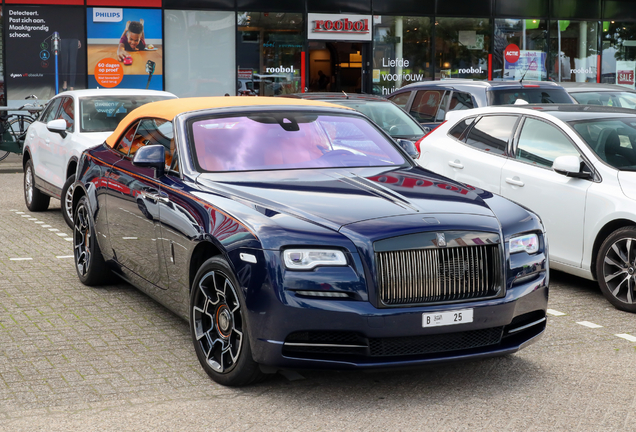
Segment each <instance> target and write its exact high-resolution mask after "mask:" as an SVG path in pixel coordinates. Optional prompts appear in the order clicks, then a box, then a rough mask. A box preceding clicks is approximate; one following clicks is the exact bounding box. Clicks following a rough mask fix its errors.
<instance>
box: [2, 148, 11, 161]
mask: <svg viewBox="0 0 636 432" xmlns="http://www.w3.org/2000/svg"><path fill="white" fill-rule="evenodd" d="M9 153H11V152H8V151H4V150H0V161H3V160H5V159H6V158H7V156H9Z"/></svg>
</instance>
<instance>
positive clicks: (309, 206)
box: [197, 167, 494, 230]
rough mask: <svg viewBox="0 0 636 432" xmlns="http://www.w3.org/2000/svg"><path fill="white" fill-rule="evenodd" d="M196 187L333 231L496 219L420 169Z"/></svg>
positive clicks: (209, 178)
mask: <svg viewBox="0 0 636 432" xmlns="http://www.w3.org/2000/svg"><path fill="white" fill-rule="evenodd" d="M197 182H198V183H199V184H201V185H202V186H204V187H207V188H210V190H211V191H214V192H216V193H221V194H223V195H225V196H227V197H229V198H231V199H234V200H237V201H241V202H244V203H245V204H247V205H250V206H253V205H258V206H260V207H262V208H264V209H269V210H271V211H275V212H279V213H286V214H290V215H293V216H296V217H299V218H301V219H304V220H308V221H311V222H314V223H317V224H320V225H323V226H326V227H329V228H331V229H334V230H340V228H342V227H343V226H346V225H349V224H353V223H357V222H361V221H365V220H374V219H380V218H387V217H394V216H405V215H411V214H420V215H434V214H466V213H468V214H475V215H480V216H490V217H492V216H494V214H493V212H492V210H491V209H490V208H489V207H488V205H487V204H486V203H485V202H484V200H483V199H482V198H481V197H480V196H479V195H477V194H476V193H475V192H473V190H471V189H470V188H469V187H466V186H464V185H462V184H460V183H456V182H453V181H452V180H449V179H447V178H444V177H441V176H438V175H436V174H433V173H431V172H429V171H426V170H424V169H422V168H419V167H408V168H397V169H386V168H351V169H325V170H311V171H309V170H293V171H291V170H290V171H266V172H265V171H261V172H250V173H244V172H241V173H231V174H228V173H223V174H212V173H210V174H202V175H200V176H199V177H198V178H197Z"/></svg>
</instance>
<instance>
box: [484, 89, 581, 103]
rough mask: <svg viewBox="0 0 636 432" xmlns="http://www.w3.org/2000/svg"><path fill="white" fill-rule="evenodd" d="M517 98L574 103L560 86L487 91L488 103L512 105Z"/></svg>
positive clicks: (528, 100)
mask: <svg viewBox="0 0 636 432" xmlns="http://www.w3.org/2000/svg"><path fill="white" fill-rule="evenodd" d="M517 99H521V100H524V101H526V102H528V103H555V104H571V103H574V102H573V101H572V99H571V98H570V96H569V95H568V93H567V92H566V91H565V90H564V89H562V88H528V87H524V88H516V89H514V88H513V89H511V88H507V89H501V90H491V91H490V92H488V100H489V101H490V105H512V104H514V103H515V102H516V101H517Z"/></svg>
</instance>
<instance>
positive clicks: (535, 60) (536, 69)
mask: <svg viewBox="0 0 636 432" xmlns="http://www.w3.org/2000/svg"><path fill="white" fill-rule="evenodd" d="M547 30H548V24H547V21H546V20H540V19H495V32H494V33H495V43H494V50H493V51H494V53H493V74H492V77H493V79H504V80H516V81H518V80H520V79H521V78H523V79H526V80H537V81H545V80H546V79H547V78H548V74H547V69H546V66H547V65H546V60H547V53H548V40H547V35H548V31H547ZM514 50H518V51H519V54H518V55H517V56H516V59H515V58H511V56H510V55H506V52H507V51H508V52H510V51H514Z"/></svg>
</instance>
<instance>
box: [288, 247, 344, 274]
mask: <svg viewBox="0 0 636 432" xmlns="http://www.w3.org/2000/svg"><path fill="white" fill-rule="evenodd" d="M283 257H284V259H285V266H286V267H287V268H288V269H291V270H309V269H312V268H314V267H316V266H345V265H347V259H346V258H345V255H344V254H343V253H342V252H340V251H339V250H330V249H287V250H286V251H285V252H283Z"/></svg>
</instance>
